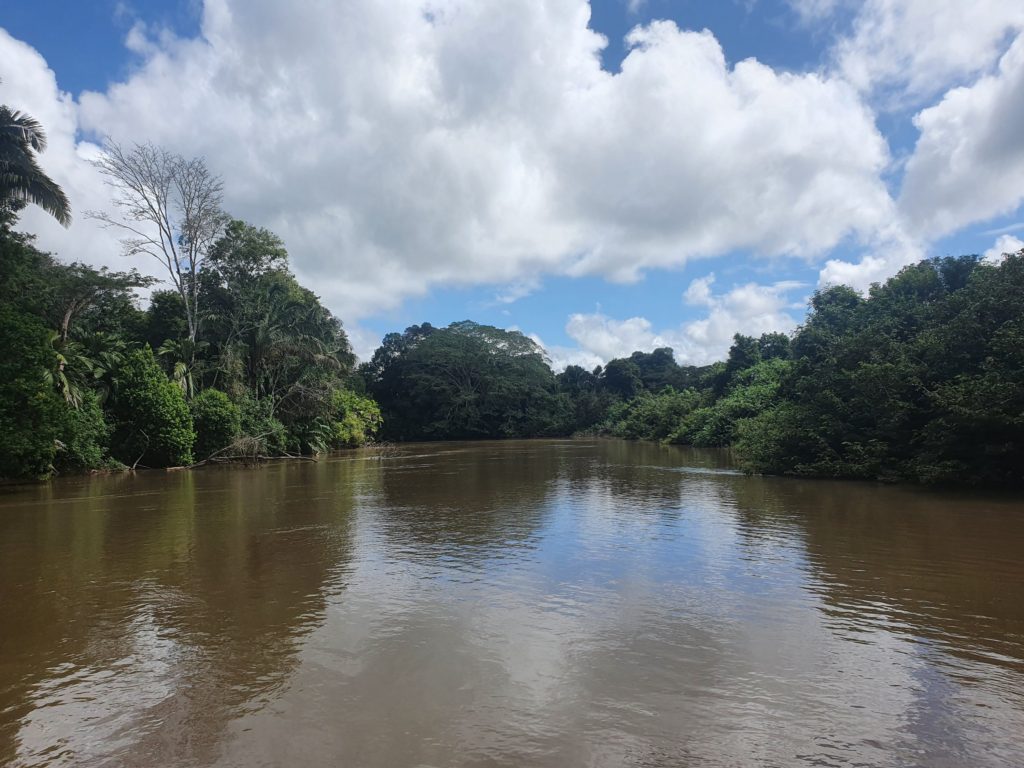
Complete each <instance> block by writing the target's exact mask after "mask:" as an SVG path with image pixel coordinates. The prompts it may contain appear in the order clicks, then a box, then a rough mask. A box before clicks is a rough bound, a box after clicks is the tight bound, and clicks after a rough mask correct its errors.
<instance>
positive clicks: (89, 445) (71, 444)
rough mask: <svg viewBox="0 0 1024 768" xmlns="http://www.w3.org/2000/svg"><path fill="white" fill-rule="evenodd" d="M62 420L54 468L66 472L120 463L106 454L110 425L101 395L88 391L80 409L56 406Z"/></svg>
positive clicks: (83, 470) (62, 405) (84, 470)
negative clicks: (101, 404) (104, 415)
mask: <svg viewBox="0 0 1024 768" xmlns="http://www.w3.org/2000/svg"><path fill="white" fill-rule="evenodd" d="M54 411H55V415H56V416H57V417H58V418H59V419H60V428H59V436H58V438H57V452H56V454H55V456H54V460H53V467H54V469H55V470H56V471H57V472H59V473H63V474H70V473H76V472H87V471H89V470H91V469H104V468H113V467H116V466H119V464H118V462H116V461H113V460H112V459H110V458H109V457H108V456H107V445H108V444H109V440H110V425H109V424H107V422H106V419H104V417H103V409H102V408H101V407H100V398H99V395H98V394H97V393H96V392H94V391H91V390H89V391H86V393H85V394H84V396H83V398H82V402H81V404H80V405H79V407H78V408H70V407H68V406H67V405H66V404H61V405H60V406H55V407H54Z"/></svg>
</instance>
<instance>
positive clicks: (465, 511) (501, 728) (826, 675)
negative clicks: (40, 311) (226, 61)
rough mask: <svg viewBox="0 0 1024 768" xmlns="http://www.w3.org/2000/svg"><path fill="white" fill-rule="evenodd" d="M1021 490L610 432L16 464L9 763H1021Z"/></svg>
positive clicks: (5, 573)
mask: <svg viewBox="0 0 1024 768" xmlns="http://www.w3.org/2000/svg"><path fill="white" fill-rule="evenodd" d="M1022 555H1024V502H1021V501H1020V500H1015V499H1013V498H1012V497H1005V496H1004V497H1000V496H995V495H986V494H970V493H948V492H946V493H937V492H933V491H925V490H919V489H913V488H904V487H886V486H879V485H873V484H868V483H841V482H826V481H802V480H794V479H785V478H760V477H746V476H744V475H742V474H740V473H738V472H736V471H734V470H733V469H731V468H730V465H729V461H728V457H727V456H726V455H725V454H722V453H714V452H701V451H696V450H691V449H684V448H678V447H665V446H659V445H653V444H637V443H626V442H619V441H515V442H503V443H494V442H492V443H443V444H431V445H404V446H401V447H400V449H399V450H398V453H397V455H392V456H383V457H380V456H376V455H374V454H373V453H372V452H370V451H354V452H349V453H345V454H340V455H337V456H332V457H329V458H327V459H324V460H321V461H320V462H318V463H311V462H289V463H280V464H273V465H268V466H263V467H255V468H241V467H234V468H219V469H218V468H212V469H204V470H197V471H191V472H172V473H162V472H148V473H138V474H135V475H129V474H125V475H110V476H100V477H93V478H65V479H59V480H57V481H54V482H52V483H50V484H48V485H39V486H20V487H8V488H3V489H0V765H13V766H37V765H39V766H43V765H46V766H58V765H59V766H65V765H66V766H72V765H74V766H121V765H124V766H207V765H215V766H260V765H268V766H306V765H309V766H326V765H338V766H387V767H388V768H400V767H402V766H510V767H512V766H516V767H518V766H544V767H547V766H551V767H552V768H554V767H558V768H564V767H571V766H799V765H808V766H901V767H904V766H928V768H941V767H943V766H965V767H966V766H970V767H971V768H981V767H983V766H1000V767H1002V766H1012V765H1017V766H1020V765H1024V556H1022Z"/></svg>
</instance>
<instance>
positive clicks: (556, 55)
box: [0, 0, 894, 320]
mask: <svg viewBox="0 0 1024 768" xmlns="http://www.w3.org/2000/svg"><path fill="white" fill-rule="evenodd" d="M589 13H590V8H589V5H588V4H587V3H586V2H584V0H564V1H562V2H549V3H538V2H533V0H502V1H500V2H499V0H493V1H491V2H468V1H465V0H395V2H391V3H386V4H382V3H378V2H373V1H372V0H353V2H348V3H343V4H325V3H321V2H314V1H313V0H295V2H292V3H289V4H282V3H280V2H277V0H246V1H245V2H241V0H206V2H205V4H204V6H203V17H202V35H201V36H200V37H198V38H196V39H178V38H174V37H173V36H169V35H167V34H160V35H147V33H146V30H145V29H144V28H142V27H136V28H135V29H134V30H133V32H132V34H131V35H130V38H129V42H130V44H131V47H132V50H133V51H135V52H136V54H137V55H138V56H139V64H138V66H137V68H136V69H135V71H134V74H133V75H132V76H131V77H130V78H129V79H128V80H126V81H125V82H123V83H119V84H115V85H113V86H112V87H110V88H109V89H108V90H107V91H106V92H104V93H87V94H83V95H81V96H80V97H79V98H78V100H77V101H76V100H74V99H72V98H70V97H69V96H67V95H65V94H61V93H59V92H58V91H57V89H56V86H55V83H54V80H53V75H52V73H50V72H49V70H47V68H46V65H45V62H43V61H42V60H41V59H40V58H39V57H38V55H36V54H35V52H34V51H32V50H31V49H28V48H27V46H24V45H22V44H20V43H18V42H16V41H13V40H11V39H10V38H9V37H8V36H6V35H3V36H2V37H0V57H2V58H0V66H3V67H4V73H5V75H6V82H5V84H4V86H3V88H4V90H3V91H2V92H0V96H2V98H3V99H4V100H5V101H7V102H9V103H13V104H17V105H18V106H23V107H24V108H26V109H28V110H30V111H32V112H33V113H35V114H36V115H37V116H38V117H39V118H40V119H42V120H43V121H44V123H45V124H46V125H47V126H48V128H49V129H50V133H51V135H52V136H53V138H54V149H53V150H52V151H51V152H50V153H48V154H47V156H46V157H45V158H44V159H45V160H46V163H47V168H48V169H50V170H51V171H52V172H53V174H54V176H55V177H56V178H57V179H58V181H60V182H61V183H63V184H65V185H66V186H67V188H68V191H69V193H70V194H71V197H72V202H73V203H74V204H75V206H76V210H78V212H79V214H80V212H81V210H82V209H85V208H100V207H103V206H104V205H105V204H106V200H107V199H108V197H109V195H108V193H107V190H106V189H105V188H104V187H103V186H102V184H101V183H100V181H99V179H98V178H97V177H96V175H95V173H94V172H93V171H92V169H91V168H89V167H88V165H87V164H86V163H85V162H84V160H85V158H86V157H88V156H89V155H90V153H93V152H95V146H94V145H93V144H89V143H79V144H76V143H75V142H76V139H80V138H81V136H83V135H84V136H86V137H87V138H89V139H91V140H92V141H97V140H98V139H99V138H101V137H102V136H103V135H110V136H113V137H115V138H117V139H118V140H120V141H144V140H151V141H154V142H156V143H158V144H162V145H165V146H167V147H168V148H170V149H172V150H175V151H178V152H182V153H184V154H188V155H204V156H205V157H206V158H207V159H208V162H209V164H210V165H211V167H212V168H213V169H214V170H215V171H216V172H218V173H220V174H222V175H223V176H224V178H225V182H226V188H227V193H228V198H227V204H228V207H229V209H230V210H231V211H232V212H233V213H235V214H236V215H238V216H241V217H243V218H246V219H249V220H251V221H254V222H257V223H259V224H261V225H265V226H268V227H269V228H271V229H273V230H275V231H277V232H278V233H280V234H281V235H282V236H283V237H284V239H285V242H286V243H287V245H288V247H289V251H290V252H291V254H292V257H293V262H294V267H295V269H296V272H297V273H298V275H299V277H300V278H301V279H303V280H304V281H308V282H309V283H310V284H312V285H314V286H315V287H316V289H317V290H318V292H320V293H321V294H322V295H323V296H324V298H325V300H326V301H327V302H328V304H329V305H330V306H331V307H332V308H333V309H335V310H336V311H338V312H339V313H340V314H341V315H342V316H343V317H344V318H345V319H348V320H350V319H357V318H359V317H362V316H366V315H367V314H370V313H373V312H375V311H379V310H380V309H382V308H386V307H389V306H395V305H397V304H398V303H400V302H401V300H402V299H403V298H405V297H408V296H411V295H417V294H422V293H424V292H425V291H427V290H429V289H430V287H431V286H433V285H436V284H441V283H443V284H485V283H486V284H490V283H502V284H513V285H520V286H528V285H530V284H532V283H531V281H532V280H534V279H536V277H537V276H538V275H542V274H544V273H564V274H574V275H578V274H588V273H589V274H599V275H603V276H606V277H609V278H612V279H632V278H634V277H636V276H637V275H638V274H639V273H640V272H641V271H642V270H643V269H645V268H649V267H655V266H664V265H678V264H681V263H683V262H685V261H686V260H687V259H690V258H694V257H702V256H713V255H717V254H721V253H725V252H728V251H731V250H734V249H750V250H752V251H755V252H762V253H768V254H794V255H800V256H805V257H809V256H813V255H816V254H819V253H822V252H825V251H827V250H828V249H830V248H831V247H833V246H834V245H835V244H836V243H838V242H839V241H840V240H843V239H844V238H848V237H851V236H852V237H853V238H855V239H859V240H861V241H864V242H870V241H872V240H873V239H874V238H876V237H877V233H878V232H879V231H880V230H883V229H884V228H886V227H891V226H892V222H893V217H894V204H893V202H892V200H891V198H890V196H889V194H888V192H887V191H886V188H885V185H884V184H883V183H882V181H881V179H880V174H881V173H882V172H883V171H884V169H885V168H886V166H887V164H888V162H889V157H888V150H887V146H886V143H885V141H884V139H883V138H882V136H881V135H880V134H879V132H878V130H877V129H876V127H875V125H874V122H873V116H872V114H871V112H870V110H868V109H867V108H866V107H865V106H864V104H863V103H862V102H861V100H860V98H859V97H858V95H857V93H856V92H855V90H854V89H853V88H851V87H849V86H848V85H847V84H846V83H845V82H843V81H842V80H841V79H838V78H831V77H827V76H822V75H819V74H814V73H809V74H793V73H780V72H776V71H774V70H772V69H770V68H769V67H766V66H764V65H762V64H760V63H758V62H756V61H753V60H747V61H743V62H740V63H738V64H736V65H735V66H729V65H728V64H727V62H726V61H725V58H724V56H723V54H722V50H721V47H720V46H719V44H718V42H717V41H716V40H715V38H714V37H713V36H712V35H711V34H710V33H708V32H703V33H696V32H686V31H681V30H679V29H678V28H677V27H676V26H675V25H674V24H672V23H669V22H656V23H653V24H651V25H648V26H645V27H640V28H637V29H636V30H634V31H633V33H631V35H630V37H629V45H630V46H631V51H630V53H629V55H628V57H627V58H626V60H625V61H624V62H623V65H622V69H621V72H620V73H618V74H611V73H609V72H607V71H604V70H602V69H601V67H600V57H599V54H600V50H601V48H602V46H603V45H604V40H603V38H601V37H600V36H599V35H597V34H595V33H594V32H593V31H591V30H590V29H588V26H587V24H588V21H589ZM15 83H17V84H18V85H17V86H16V87H15V86H14V84H15ZM40 221H41V218H40V217H36V218H34V219H33V220H31V221H30V222H27V224H29V226H30V227H31V228H33V229H36V230H37V231H39V232H40V237H41V241H42V243H43V245H45V246H47V247H51V248H54V249H56V250H58V251H59V252H60V253H61V254H62V255H63V256H65V257H67V258H79V259H87V260H90V261H94V262H99V263H111V262H112V261H116V260H117V258H118V257H117V256H116V254H117V248H116V244H114V243H113V240H112V238H111V235H110V233H109V232H104V231H102V230H99V229H97V227H96V225H95V224H94V223H93V222H89V221H87V220H85V219H83V218H82V217H81V215H79V216H78V218H77V219H76V223H75V225H74V227H73V228H72V230H71V232H69V233H63V232H60V231H58V228H56V227H55V226H54V225H52V224H50V223H48V222H47V223H46V224H41V223H39V222H40ZM37 224H38V226H37ZM121 265H122V266H124V264H123V263H122V264H121Z"/></svg>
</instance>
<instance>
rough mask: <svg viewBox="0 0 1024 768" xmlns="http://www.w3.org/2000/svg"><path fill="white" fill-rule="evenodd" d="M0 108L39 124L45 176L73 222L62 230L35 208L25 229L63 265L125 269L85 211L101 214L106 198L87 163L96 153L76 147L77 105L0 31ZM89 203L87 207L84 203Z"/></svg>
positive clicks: (110, 238)
mask: <svg viewBox="0 0 1024 768" xmlns="http://www.w3.org/2000/svg"><path fill="white" fill-rule="evenodd" d="M0 76H2V77H3V82H0V103H3V104H8V105H10V106H11V107H13V108H14V109H18V110H22V111H24V112H27V113H28V114H30V115H32V117H34V118H36V119H37V120H39V121H40V123H42V125H43V127H44V129H45V130H46V135H47V139H48V147H47V150H46V152H45V153H44V154H42V155H41V156H40V164H41V165H42V167H43V168H44V170H45V171H46V172H47V173H48V174H49V175H50V176H51V177H52V178H53V179H54V180H55V181H56V182H57V183H58V184H60V185H61V186H62V187H63V188H64V191H65V192H67V194H68V197H69V198H70V199H71V204H72V213H73V217H74V218H73V220H72V223H71V226H70V227H69V228H68V229H64V228H63V227H62V226H61V225H60V224H58V223H57V222H56V221H54V219H53V218H52V217H51V216H49V214H47V213H44V212H43V211H42V210H41V209H39V208H36V207H35V206H29V207H28V208H26V209H25V211H24V213H23V214H22V217H21V223H22V225H23V228H24V229H25V230H26V231H28V232H34V233H37V234H38V236H39V240H40V243H41V244H42V245H43V246H44V247H45V248H48V249H51V250H53V251H55V252H57V253H59V254H61V255H62V256H64V257H65V258H67V259H71V260H79V261H88V262H90V263H93V264H96V265H99V266H108V267H111V268H114V269H125V268H126V267H127V266H129V265H128V264H126V262H125V260H124V259H123V258H121V256H120V254H121V247H120V245H119V243H118V241H117V238H116V237H115V236H114V235H113V234H112V233H110V232H109V231H106V230H104V229H102V228H100V227H98V226H97V225H96V224H95V223H94V222H91V221H89V220H88V219H86V217H85V214H84V210H83V208H87V207H92V208H104V207H108V205H109V196H108V195H107V194H106V190H105V189H104V187H103V183H102V180H101V179H100V176H99V174H97V173H96V171H95V169H94V168H93V167H92V166H91V165H90V164H89V162H88V161H89V160H90V159H93V158H95V157H96V155H97V153H98V152H99V147H97V146H96V145H95V144H90V143H88V142H81V143H78V142H76V131H77V128H78V117H77V105H76V104H75V101H74V99H72V97H71V96H70V95H69V94H66V93H62V92H61V91H60V90H59V89H58V88H57V80H56V78H55V77H54V74H53V72H52V71H51V70H50V69H49V68H48V67H47V66H46V62H45V61H44V60H43V58H42V56H40V55H39V54H38V53H37V52H36V51H35V50H34V49H33V48H31V47H30V46H28V45H26V44H25V43H23V42H20V41H18V40H15V39H14V38H12V37H11V36H10V35H8V34H7V32H6V31H4V30H3V29H0ZM86 201H88V202H86Z"/></svg>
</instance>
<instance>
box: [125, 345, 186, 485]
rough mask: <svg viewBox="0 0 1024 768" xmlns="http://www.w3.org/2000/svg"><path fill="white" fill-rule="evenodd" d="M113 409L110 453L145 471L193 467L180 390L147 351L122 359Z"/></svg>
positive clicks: (148, 350) (184, 403)
mask: <svg viewBox="0 0 1024 768" xmlns="http://www.w3.org/2000/svg"><path fill="white" fill-rule="evenodd" d="M118 382H119V385H118V394H117V400H116V402H115V403H114V408H113V412H114V417H115V419H116V422H117V426H116V430H115V433H114V441H113V447H112V448H113V449H112V451H111V452H112V453H113V455H114V456H115V458H117V459H119V460H121V461H123V462H124V463H125V464H129V465H133V464H134V463H135V462H136V461H138V462H139V463H141V464H143V465H145V466H147V467H167V466H176V465H181V464H191V463H192V445H193V443H195V431H194V429H193V427H192V416H191V415H190V414H189V410H188V404H187V403H186V402H185V396H184V395H183V394H182V392H181V389H180V388H179V387H177V386H176V385H175V384H174V382H172V381H171V380H170V379H168V378H167V376H166V375H165V374H164V372H163V371H162V370H161V369H160V366H159V365H158V364H157V361H156V358H155V357H154V356H153V350H151V349H150V348H149V347H148V346H147V347H146V348H145V349H140V350H136V351H134V352H131V353H129V354H128V355H127V356H126V357H125V361H124V364H123V365H122V366H121V369H120V371H119V372H118Z"/></svg>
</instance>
